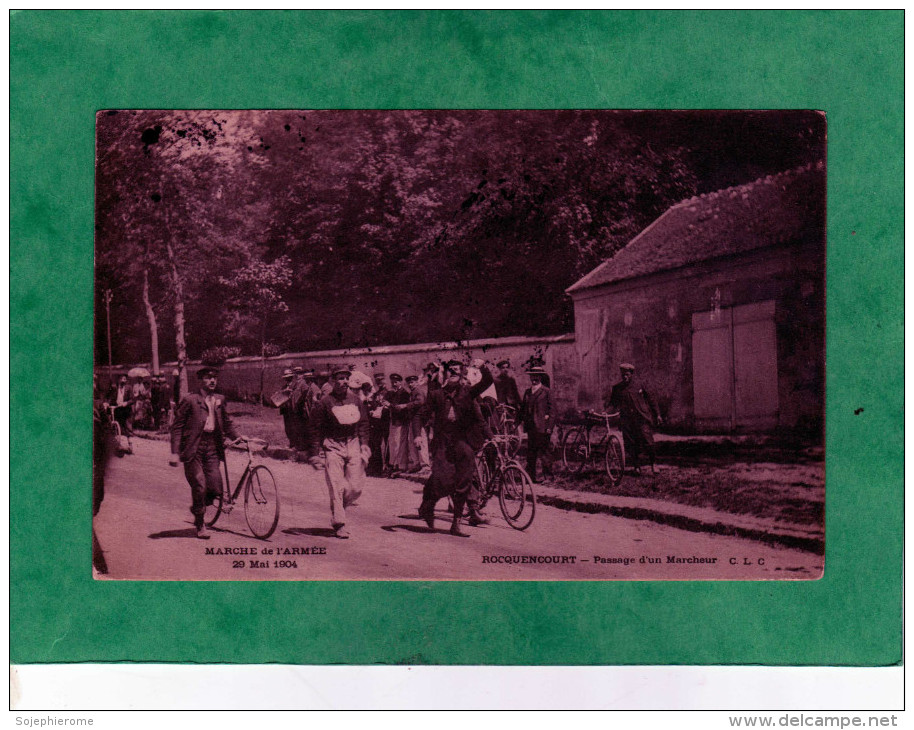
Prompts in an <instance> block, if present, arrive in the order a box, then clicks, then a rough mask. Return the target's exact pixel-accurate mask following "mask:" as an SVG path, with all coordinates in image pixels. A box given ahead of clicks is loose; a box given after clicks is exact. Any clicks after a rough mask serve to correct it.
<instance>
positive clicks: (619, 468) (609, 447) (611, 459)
mask: <svg viewBox="0 0 914 730" xmlns="http://www.w3.org/2000/svg"><path fill="white" fill-rule="evenodd" d="M624 473H625V454H624V453H623V451H622V444H621V443H619V437H618V436H610V437H609V443H607V444H606V475H607V476H608V477H609V481H610V482H612V485H613V486H616V485H617V484H618V483H619V482H621V481H622V475H623V474H624Z"/></svg>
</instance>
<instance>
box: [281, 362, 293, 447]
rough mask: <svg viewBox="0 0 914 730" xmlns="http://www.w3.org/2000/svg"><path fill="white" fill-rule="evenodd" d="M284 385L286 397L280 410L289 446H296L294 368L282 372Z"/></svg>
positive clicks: (283, 392)
mask: <svg viewBox="0 0 914 730" xmlns="http://www.w3.org/2000/svg"><path fill="white" fill-rule="evenodd" d="M282 379H283V387H282V391H280V392H281V394H282V397H284V398H285V400H284V401H282V403H280V405H279V412H280V414H281V415H282V423H283V428H284V429H285V432H286V438H287V439H289V446H290V447H291V448H293V449H294V448H295V421H294V417H293V415H292V405H293V400H292V393H293V392H294V391H295V373H294V372H293V371H292V368H286V369H285V371H284V372H283V374H282Z"/></svg>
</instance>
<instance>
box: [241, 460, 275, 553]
mask: <svg viewBox="0 0 914 730" xmlns="http://www.w3.org/2000/svg"><path fill="white" fill-rule="evenodd" d="M244 518H245V520H247V523H248V527H249V528H251V532H252V533H254V536H255V537H259V538H260V539H261V540H266V539H267V538H268V537H269V536H270V535H272V534H273V530H275V529H276V525H277V524H279V490H277V489H276V480H275V479H274V478H273V474H271V473H270V470H269V469H267V468H266V467H265V466H263V465H258V466H255V467H254V468H253V469H251V473H250V474H249V475H248V480H247V483H246V484H245V485H244Z"/></svg>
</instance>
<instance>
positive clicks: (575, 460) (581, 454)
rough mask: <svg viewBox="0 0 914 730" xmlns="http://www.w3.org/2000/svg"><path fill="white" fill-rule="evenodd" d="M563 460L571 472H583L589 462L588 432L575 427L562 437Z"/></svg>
mask: <svg viewBox="0 0 914 730" xmlns="http://www.w3.org/2000/svg"><path fill="white" fill-rule="evenodd" d="M562 462H563V463H564V464H565V468H566V469H567V470H568V471H570V472H582V471H584V466H585V465H586V464H587V433H586V431H585V430H584V429H583V428H581V427H579V428H573V429H571V430H570V431H569V432H568V433H566V434H565V437H564V438H563V439H562Z"/></svg>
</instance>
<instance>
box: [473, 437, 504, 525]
mask: <svg viewBox="0 0 914 730" xmlns="http://www.w3.org/2000/svg"><path fill="white" fill-rule="evenodd" d="M494 449H495V445H494V444H487V445H486V446H485V447H483V449H482V451H480V452H479V453H478V454H477V455H476V472H475V474H474V476H473V478H474V479H475V480H476V490H477V493H478V495H479V496H478V499H479V509H483V508H484V507H485V506H486V503H487V502H488V501H489V498H490V497H491V496H492V491H491V489H492V465H493V464H495V463H497V461H496V460H497V458H498V457H497V454H496V453H493V450H494Z"/></svg>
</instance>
